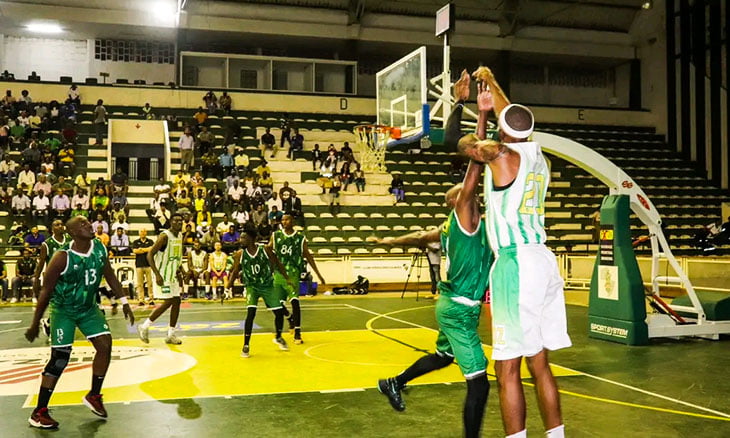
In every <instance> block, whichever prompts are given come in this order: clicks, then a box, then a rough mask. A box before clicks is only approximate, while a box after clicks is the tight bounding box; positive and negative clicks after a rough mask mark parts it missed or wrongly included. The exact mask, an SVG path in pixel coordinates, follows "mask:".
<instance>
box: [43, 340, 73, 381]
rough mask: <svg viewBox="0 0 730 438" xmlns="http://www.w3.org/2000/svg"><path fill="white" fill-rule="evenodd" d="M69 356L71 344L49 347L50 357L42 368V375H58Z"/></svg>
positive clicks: (66, 363)
mask: <svg viewBox="0 0 730 438" xmlns="http://www.w3.org/2000/svg"><path fill="white" fill-rule="evenodd" d="M70 358H71V346H68V347H58V348H51V358H50V359H49V360H48V363H47V364H46V367H45V368H44V369H43V375H44V376H51V377H56V378H58V377H60V376H61V373H63V370H64V369H66V365H68V361H69V359H70Z"/></svg>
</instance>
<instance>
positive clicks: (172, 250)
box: [155, 230, 182, 284]
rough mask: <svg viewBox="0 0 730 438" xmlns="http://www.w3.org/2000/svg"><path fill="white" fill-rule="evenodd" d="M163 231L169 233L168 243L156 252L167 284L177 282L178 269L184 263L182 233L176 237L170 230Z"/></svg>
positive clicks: (157, 260)
mask: <svg viewBox="0 0 730 438" xmlns="http://www.w3.org/2000/svg"><path fill="white" fill-rule="evenodd" d="M162 233H164V234H166V235H167V244H166V245H165V249H163V250H161V251H158V252H157V253H156V254H155V264H156V266H157V269H158V270H159V271H160V275H162V278H163V280H164V281H165V283H166V284H170V283H175V284H177V281H176V275H177V269H178V268H179V267H180V264H181V263H182V235H179V236H178V237H175V236H174V235H173V234H172V232H171V231H170V230H164V231H163V232H162Z"/></svg>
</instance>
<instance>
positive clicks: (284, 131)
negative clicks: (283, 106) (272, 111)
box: [279, 113, 291, 151]
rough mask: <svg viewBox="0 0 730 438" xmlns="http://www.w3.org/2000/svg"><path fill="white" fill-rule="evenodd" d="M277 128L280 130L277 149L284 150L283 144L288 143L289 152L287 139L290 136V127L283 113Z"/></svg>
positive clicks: (288, 140) (288, 139)
mask: <svg viewBox="0 0 730 438" xmlns="http://www.w3.org/2000/svg"><path fill="white" fill-rule="evenodd" d="M279 127H280V128H281V140H280V142H279V148H281V149H283V148H284V142H285V141H286V142H288V143H289V150H290V151H291V138H290V137H289V136H290V134H291V125H290V123H289V115H288V114H286V113H284V117H282V118H281V121H280V123H279Z"/></svg>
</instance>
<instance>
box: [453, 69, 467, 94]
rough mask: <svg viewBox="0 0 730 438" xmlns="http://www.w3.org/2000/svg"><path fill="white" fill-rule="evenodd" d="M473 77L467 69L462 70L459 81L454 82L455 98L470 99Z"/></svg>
mask: <svg viewBox="0 0 730 438" xmlns="http://www.w3.org/2000/svg"><path fill="white" fill-rule="evenodd" d="M470 83H471V78H470V77H469V73H467V71H466V69H464V70H463V71H462V72H461V77H460V78H459V80H458V81H456V82H454V99H456V100H467V99H469V84H470Z"/></svg>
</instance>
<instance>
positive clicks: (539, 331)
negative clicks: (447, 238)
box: [490, 245, 571, 360]
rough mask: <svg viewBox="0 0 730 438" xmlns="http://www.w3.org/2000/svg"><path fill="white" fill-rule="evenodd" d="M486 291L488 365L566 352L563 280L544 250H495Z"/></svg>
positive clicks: (534, 247)
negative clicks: (545, 352)
mask: <svg viewBox="0 0 730 438" xmlns="http://www.w3.org/2000/svg"><path fill="white" fill-rule="evenodd" d="M521 268H522V269H524V271H522V272H520V270H521ZM490 285H491V299H492V359H494V360H508V359H514V358H517V357H521V356H526V357H531V356H534V355H536V354H538V353H540V352H541V351H542V350H543V349H548V350H558V349H561V348H566V347H570V345H571V342H570V337H569V336H568V324H567V320H566V316H565V296H564V295H563V279H562V278H561V277H560V272H559V271H558V264H557V261H556V260H555V255H554V254H553V253H552V252H551V251H550V250H549V249H548V248H547V247H546V246H545V245H525V246H518V247H507V248H502V249H500V250H499V254H498V256H497V259H496V261H495V262H494V265H493V266H492V272H491V273H490Z"/></svg>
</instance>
